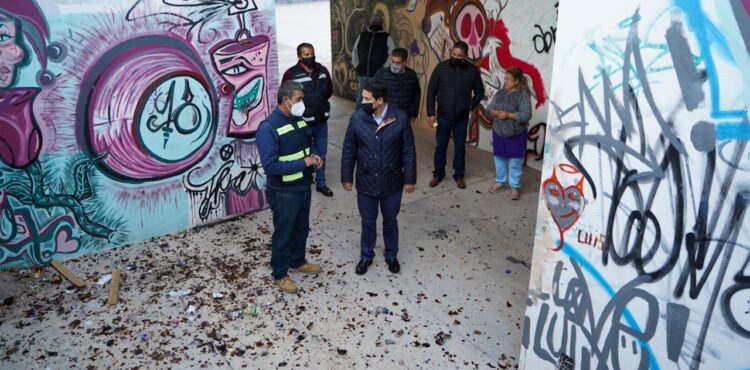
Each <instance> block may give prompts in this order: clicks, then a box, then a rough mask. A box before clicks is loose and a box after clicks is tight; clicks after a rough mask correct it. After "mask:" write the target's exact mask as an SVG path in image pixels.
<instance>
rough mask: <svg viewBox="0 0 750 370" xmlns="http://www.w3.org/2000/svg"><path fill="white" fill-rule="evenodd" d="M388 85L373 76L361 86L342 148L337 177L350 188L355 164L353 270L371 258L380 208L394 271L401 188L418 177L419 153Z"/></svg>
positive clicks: (358, 270) (396, 267)
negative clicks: (357, 233)
mask: <svg viewBox="0 0 750 370" xmlns="http://www.w3.org/2000/svg"><path fill="white" fill-rule="evenodd" d="M387 101H388V98H387V90H386V87H385V85H384V84H383V83H382V82H380V81H378V80H371V81H369V82H368V83H367V85H365V87H364V90H363V91H362V108H360V109H357V110H356V111H355V112H354V113H353V114H352V117H351V119H350V120H349V127H347V129H346V136H345V137H344V145H343V149H342V153H341V182H342V184H343V186H344V190H346V191H351V190H352V183H353V182H354V167H355V165H356V167H357V205H358V206H359V214H360V216H361V217H362V236H361V237H360V260H359V263H357V268H356V269H355V272H356V273H357V274H358V275H362V274H364V273H366V272H367V267H369V266H370V265H371V264H372V260H373V258H375V252H374V249H375V240H376V239H377V226H376V224H375V222H376V221H377V219H378V208H380V212H381V213H382V215H383V240H384V242H385V253H384V254H385V262H386V263H387V264H388V270H389V271H390V272H392V273H398V272H399V271H400V269H401V266H400V265H399V263H398V259H396V254H397V253H398V220H397V219H396V217H397V216H398V212H399V211H400V209H401V196H402V194H403V192H404V191H405V192H407V193H411V192H413V191H414V187H415V185H416V183H417V154H416V151H415V149H414V134H413V133H412V130H411V125H410V124H409V117H408V116H407V115H406V113H404V111H402V110H400V109H398V108H396V107H394V106H391V105H389V104H388V103H387Z"/></svg>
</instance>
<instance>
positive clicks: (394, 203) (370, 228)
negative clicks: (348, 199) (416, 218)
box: [357, 191, 403, 261]
mask: <svg viewBox="0 0 750 370" xmlns="http://www.w3.org/2000/svg"><path fill="white" fill-rule="evenodd" d="M402 195H403V192H401V191H397V192H395V193H393V194H389V195H386V196H382V197H373V196H369V195H365V194H362V193H357V206H359V215H360V216H361V217H362V236H361V238H360V241H359V247H360V258H361V259H363V260H365V261H372V259H373V258H375V251H374V249H375V241H376V240H377V237H378V231H377V225H376V224H375V223H376V221H377V220H378V208H380V213H381V214H382V215H383V241H384V242H385V253H384V255H385V258H386V259H393V258H396V254H397V253H398V220H397V219H396V217H398V212H399V211H400V210H401V196H402Z"/></svg>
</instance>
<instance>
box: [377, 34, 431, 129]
mask: <svg viewBox="0 0 750 370" xmlns="http://www.w3.org/2000/svg"><path fill="white" fill-rule="evenodd" d="M408 57H409V53H408V52H407V51H406V49H404V48H396V49H393V52H392V53H391V65H390V66H388V67H383V68H381V69H380V70H379V71H378V73H376V74H375V79H376V80H380V81H382V82H383V83H385V86H386V88H387V89H388V105H389V106H395V107H396V108H398V109H401V110H402V111H404V112H406V114H408V115H409V117H410V118H412V119H414V118H417V116H418V115H419V99H420V98H421V96H422V88H421V87H419V78H418V77H417V72H414V70H413V69H411V68H409V67H407V66H406V59H407V58H408Z"/></svg>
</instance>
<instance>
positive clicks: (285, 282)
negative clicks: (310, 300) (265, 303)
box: [273, 276, 297, 293]
mask: <svg viewBox="0 0 750 370" xmlns="http://www.w3.org/2000/svg"><path fill="white" fill-rule="evenodd" d="M273 283H274V284H276V286H278V287H279V289H281V290H282V291H284V292H286V293H297V284H295V283H294V282H293V281H292V279H290V278H289V276H284V277H283V278H281V279H274V280H273Z"/></svg>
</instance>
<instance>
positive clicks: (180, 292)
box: [167, 289, 191, 298]
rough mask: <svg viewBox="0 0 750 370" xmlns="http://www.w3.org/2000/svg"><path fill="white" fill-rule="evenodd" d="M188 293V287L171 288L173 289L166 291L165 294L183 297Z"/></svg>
mask: <svg viewBox="0 0 750 370" xmlns="http://www.w3.org/2000/svg"><path fill="white" fill-rule="evenodd" d="M190 293H191V292H190V289H185V290H173V291H171V292H169V293H167V295H168V296H170V297H173V298H176V297H184V296H186V295H188V294H190Z"/></svg>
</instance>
